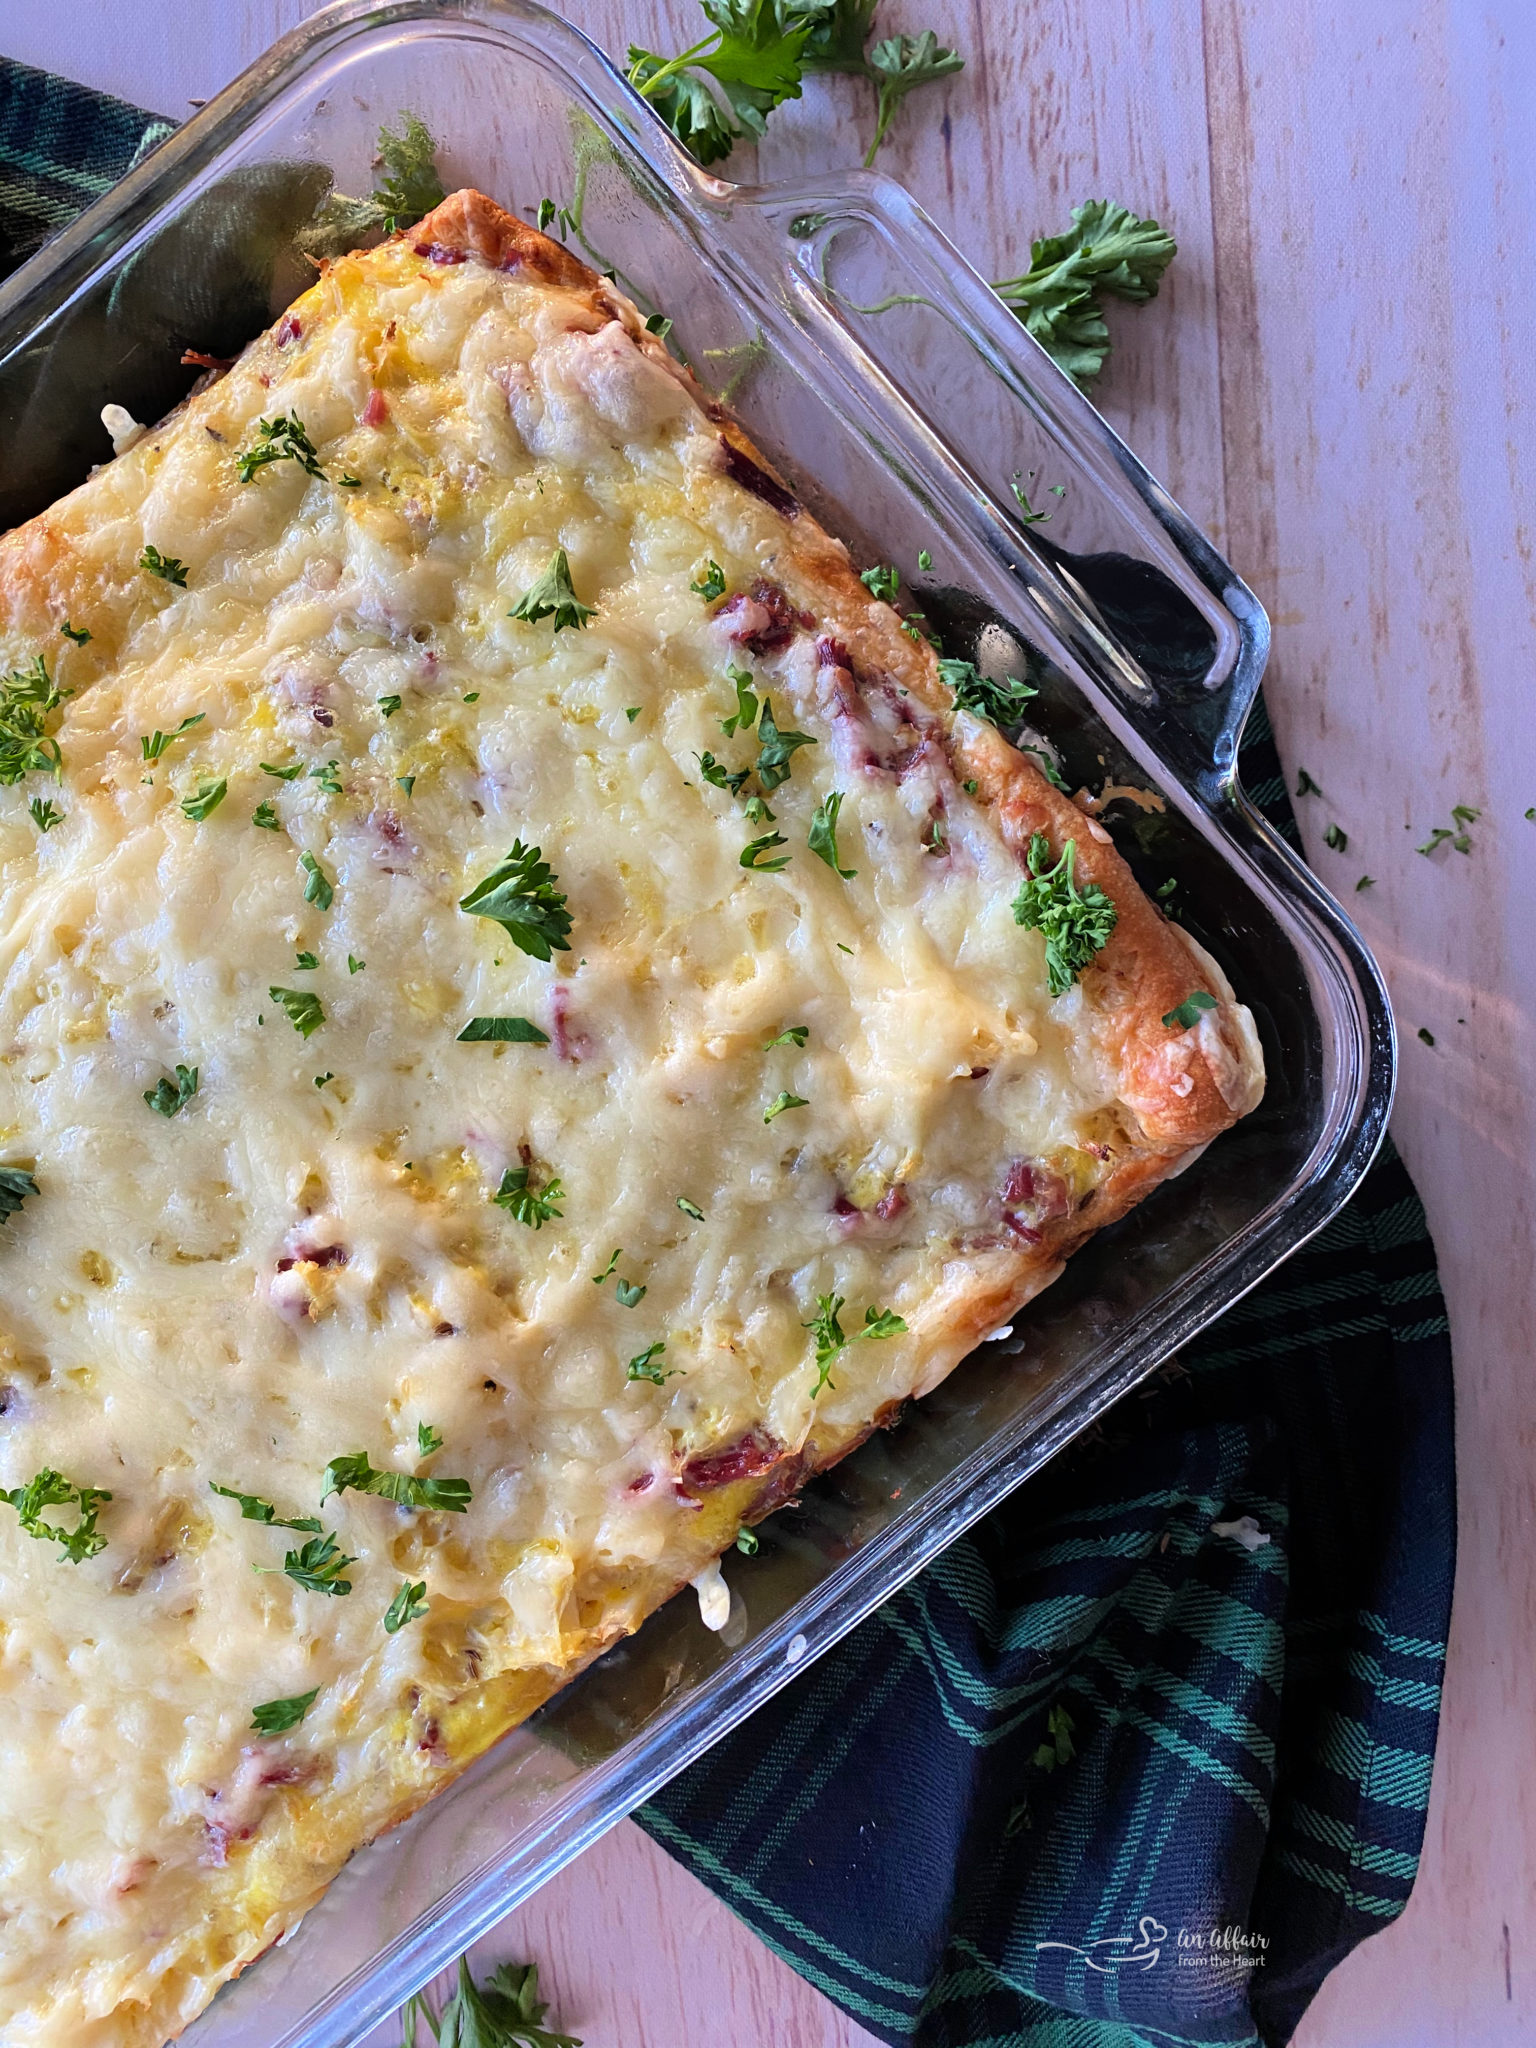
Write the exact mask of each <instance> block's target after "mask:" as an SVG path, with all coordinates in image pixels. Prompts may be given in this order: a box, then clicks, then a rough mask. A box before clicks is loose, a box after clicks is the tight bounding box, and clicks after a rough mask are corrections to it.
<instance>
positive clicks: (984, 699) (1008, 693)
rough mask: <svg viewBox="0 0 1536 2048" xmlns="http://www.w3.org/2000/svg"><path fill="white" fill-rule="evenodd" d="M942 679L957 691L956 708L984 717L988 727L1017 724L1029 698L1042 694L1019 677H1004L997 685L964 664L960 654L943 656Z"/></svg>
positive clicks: (941, 660) (940, 672)
mask: <svg viewBox="0 0 1536 2048" xmlns="http://www.w3.org/2000/svg"><path fill="white" fill-rule="evenodd" d="M939 676H940V679H941V680H942V681H943V682H945V683H947V684H948V686H949V688H950V689H951V690H952V691H953V692H954V698H955V709H956V710H957V711H969V712H970V713H971V714H972V715H973V716H974V717H976V718H984V719H985V720H986V721H987V723H988V725H996V726H1008V725H1017V724H1018V722H1019V720H1020V719H1021V718H1022V717H1023V716H1024V707H1025V705H1026V704H1027V703H1028V702H1029V700H1030V698H1031V697H1038V696H1039V694H1040V692H1039V691H1038V690H1037V689H1036V688H1035V687H1034V685H1033V684H1032V683H1026V682H1024V681H1023V680H1022V679H1021V678H1020V677H1018V676H1004V677H1003V678H1002V680H1001V681H1000V682H995V681H994V680H993V679H992V677H991V676H984V675H983V674H982V672H981V670H980V669H979V668H977V666H976V664H975V663H974V662H973V661H962V660H961V659H960V657H959V656H958V655H943V656H941V657H940V660H939Z"/></svg>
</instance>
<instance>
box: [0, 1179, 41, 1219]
mask: <svg viewBox="0 0 1536 2048" xmlns="http://www.w3.org/2000/svg"><path fill="white" fill-rule="evenodd" d="M37 1192H38V1187H37V1182H36V1180H34V1178H33V1177H32V1175H31V1174H30V1173H28V1171H27V1169H26V1168H25V1167H24V1166H0V1223H9V1222H10V1220H11V1218H12V1217H13V1216H14V1215H15V1214H16V1213H17V1211H18V1210H19V1209H20V1207H21V1205H22V1203H23V1202H24V1201H25V1200H26V1199H27V1197H28V1195H35V1194H36V1193H37Z"/></svg>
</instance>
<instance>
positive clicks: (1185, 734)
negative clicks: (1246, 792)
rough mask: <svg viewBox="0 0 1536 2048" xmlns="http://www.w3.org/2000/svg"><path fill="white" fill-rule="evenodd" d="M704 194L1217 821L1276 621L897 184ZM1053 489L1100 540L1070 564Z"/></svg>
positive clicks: (1066, 526)
mask: <svg viewBox="0 0 1536 2048" xmlns="http://www.w3.org/2000/svg"><path fill="white" fill-rule="evenodd" d="M697 175H698V180H699V185H700V187H701V188H703V189H701V190H699V191H698V192H697V193H696V195H695V197H696V199H698V200H702V201H703V203H704V204H705V205H706V206H709V207H711V208H712V209H713V210H714V211H716V212H717V213H718V214H721V215H724V216H725V218H724V219H723V220H722V221H721V226H722V228H723V229H724V230H725V235H724V240H725V242H726V243H727V245H728V246H729V251H730V256H733V257H735V258H736V259H737V261H736V263H734V264H733V265H732V267H733V268H737V270H738V277H739V279H740V281H741V283H742V285H743V288H744V289H746V290H752V289H753V288H754V287H755V289H757V290H762V289H764V287H765V282H766V280H767V279H769V278H771V279H772V289H773V296H774V298H775V300H776V301H777V303H778V305H779V307H780V309H781V310H787V311H789V312H790V313H791V315H792V316H793V318H794V320H795V322H796V324H797V326H798V327H799V328H800V329H801V331H802V332H803V333H804V334H805V335H806V338H807V340H808V341H809V342H810V343H811V344H812V346H813V347H814V349H815V351H816V355H817V358H818V369H819V372H820V374H821V375H822V376H823V377H825V376H826V375H827V374H828V373H829V372H831V373H833V374H837V373H839V372H840V373H841V379H840V381H841V382H842V384H843V387H844V398H845V401H846V402H848V403H849V404H850V406H851V408H852V409H853V410H854V411H857V410H858V409H859V408H860V406H861V404H862V407H863V409H864V410H865V412H866V413H867V415H868V420H869V425H870V430H871V431H872V432H875V431H877V432H878V434H879V437H880V442H881V447H882V454H883V455H884V456H885V458H886V459H888V460H891V461H894V462H897V463H898V464H900V465H901V466H902V467H903V468H904V469H905V470H907V471H908V473H909V475H910V477H911V478H912V479H913V480H914V481H918V482H919V483H920V481H921V479H922V476H923V474H924V473H925V472H927V473H928V474H930V475H932V476H934V477H935V480H937V476H938V474H939V473H943V474H944V477H945V480H946V481H947V483H948V484H949V485H950V486H954V485H955V484H956V483H959V484H961V485H962V492H961V495H963V497H964V498H965V500H966V501H967V502H968V504H969V505H970V507H971V510H972V513H973V530H974V532H975V535H976V537H977V538H978V539H980V540H982V541H983V542H984V544H985V545H987V546H988V547H989V549H990V550H991V551H992V552H993V553H994V554H996V553H1001V554H1002V555H1003V556H1004V557H1005V558H1006V561H1007V566H1008V567H1009V569H1010V571H1011V573H1012V574H1013V575H1014V576H1015V577H1016V579H1017V580H1018V581H1019V582H1020V583H1021V584H1022V585H1023V586H1024V588H1025V589H1026V590H1027V592H1028V595H1029V598H1030V600H1031V604H1032V606H1033V608H1034V610H1035V612H1036V613H1037V615H1038V616H1039V618H1040V619H1041V621H1042V622H1043V625H1044V627H1045V637H1046V638H1047V640H1050V639H1054V640H1056V641H1057V642H1058V644H1060V645H1061V646H1062V647H1063V648H1064V649H1065V650H1067V651H1068V652H1069V653H1070V655H1071V656H1072V657H1073V658H1074V659H1075V661H1076V662H1077V663H1080V664H1081V665H1082V666H1083V667H1084V668H1085V669H1087V670H1088V672H1089V673H1090V675H1091V676H1092V677H1093V678H1094V679H1095V680H1096V681H1097V682H1098V683H1099V684H1100V685H1101V686H1106V687H1107V688H1108V689H1109V690H1110V691H1111V692H1112V694H1113V696H1114V697H1115V699H1116V700H1117V701H1118V706H1119V709H1120V710H1121V712H1122V715H1124V716H1125V717H1126V718H1127V719H1128V721H1129V722H1130V723H1131V724H1133V725H1134V726H1135V727H1136V728H1137V729H1138V731H1139V732H1140V733H1141V734H1142V736H1143V737H1144V738H1145V739H1146V740H1147V741H1148V742H1149V743H1150V744H1151V745H1153V746H1154V747H1155V748H1156V749H1157V751H1158V752H1159V753H1161V754H1163V755H1165V756H1166V757H1168V758H1169V760H1170V764H1171V765H1172V766H1174V767H1175V768H1176V769H1177V770H1178V772H1179V773H1180V774H1181V775H1182V776H1183V777H1184V778H1185V779H1186V780H1187V781H1189V782H1191V783H1193V784H1194V785H1195V786H1196V787H1197V788H1198V789H1199V790H1200V792H1201V794H1202V795H1203V796H1204V797H1205V798H1206V800H1207V801H1209V802H1220V801H1222V800H1223V799H1225V798H1227V797H1229V796H1230V793H1231V789H1232V782H1233V775H1234V771H1235V764H1236V759H1237V748H1238V742H1239V739H1240V737H1241V733H1242V728H1243V723H1244V721H1245V719H1246V718H1247V715H1248V712H1249V711H1250V709H1251V708H1252V705H1253V702H1254V699H1255V697H1256V695H1257V693H1258V688H1259V682H1260V678H1261V676H1262V674H1263V670H1264V664H1265V661H1266V659H1267V656H1268V651H1269V621H1268V619H1267V617H1266V615H1265V612H1264V609H1263V607H1262V606H1261V605H1260V603H1259V601H1258V599H1257V598H1256V597H1255V596H1254V595H1253V593H1252V591H1250V590H1249V589H1248V587H1247V586H1246V584H1244V583H1243V581H1242V579H1241V578H1240V577H1239V576H1238V575H1237V574H1236V573H1235V572H1234V570H1233V569H1232V568H1231V566H1230V565H1229V564H1228V563H1227V562H1226V561H1224V560H1223V559H1222V557H1221V556H1220V555H1219V554H1218V553H1217V552H1216V550H1215V548H1213V547H1212V545H1211V543H1210V541H1209V540H1208V539H1207V538H1206V537H1205V535H1204V534H1203V533H1202V532H1201V531H1200V529H1199V528H1198V527H1197V526H1196V525H1195V524H1194V522H1193V521H1192V520H1191V519H1189V517H1188V516H1187V515H1186V514H1185V513H1184V512H1183V510H1182V509H1181V508H1180V507H1179V506H1178V505H1177V504H1176V503H1175V502H1174V500H1173V499H1172V498H1171V497H1170V496H1169V494H1168V493H1167V492H1166V491H1165V490H1164V489H1163V488H1162V486H1161V485H1160V484H1159V483H1158V482H1157V480H1156V479H1155V478H1154V477H1153V476H1152V475H1151V474H1150V473H1149V472H1148V471H1147V469H1146V468H1145V467H1144V465H1143V464H1142V463H1141V462H1139V461H1138V460H1137V458H1136V456H1135V455H1133V454H1132V452H1131V450H1130V449H1129V448H1128V447H1127V446H1126V444H1125V443H1124V441H1122V440H1121V438H1120V436H1119V435H1118V434H1117V433H1116V432H1115V431H1114V429H1113V428H1112V427H1111V426H1110V425H1109V423H1108V421H1107V420H1105V419H1104V417H1103V415H1102V414H1101V413H1100V412H1098V410H1097V409H1096V408H1095V407H1094V406H1093V405H1092V404H1091V403H1090V402H1089V400H1088V399H1087V398H1086V397H1085V396H1084V395H1083V393H1082V392H1081V391H1080V390H1079V389H1078V388H1077V386H1076V385H1075V384H1074V383H1073V381H1072V379H1071V378H1070V377H1069V376H1067V374H1066V373H1065V371H1063V370H1062V369H1061V368H1059V367H1058V365H1057V364H1056V363H1055V362H1054V361H1053V359H1052V358H1051V357H1050V356H1049V355H1048V354H1047V353H1046V351H1045V350H1044V349H1043V348H1042V347H1041V346H1040V344H1039V343H1038V342H1037V341H1036V340H1035V338H1034V337H1033V335H1031V334H1030V333H1029V332H1028V330H1027V329H1026V328H1025V327H1024V325H1023V324H1022V322H1021V321H1020V320H1019V319H1018V318H1016V317H1015V315H1014V314H1013V313H1012V312H1011V311H1010V310H1009V308H1008V307H1007V306H1006V305H1005V304H1004V302H1003V301H1002V299H1000V298H999V297H998V295H997V293H996V292H995V291H993V290H992V288H991V286H990V285H988V284H987V282H986V281H985V280H984V279H983V278H982V277H981V276H980V275H979V274H978V273H977V272H976V271H975V270H974V269H973V268H972V267H971V266H970V265H969V264H968V263H967V262H966V260H965V258H964V257H963V256H962V255H961V254H960V252H959V251H958V250H957V249H956V248H955V246H954V245H953V243H951V242H950V241H949V240H948V238H947V237H946V236H945V235H944V234H943V233H942V232H941V230H940V229H939V228H938V227H937V226H936V225H935V223H934V222H933V221H932V220H930V219H929V218H928V216H927V215H926V214H925V213H924V212H923V211H922V209H921V208H920V207H919V206H918V205H917V203H916V202H915V201H914V200H913V199H912V197H911V195H910V194H909V193H907V192H906V191H905V190H904V189H903V188H902V187H901V186H900V185H898V184H896V183H895V182H894V181H893V180H891V179H889V178H886V177H883V176H880V175H878V174H871V173H862V172H854V173H845V174H842V175H840V176H839V178H838V179H837V180H836V181H835V182H833V181H819V182H816V183H810V184H804V185H799V186H796V187H793V188H785V187H772V188H759V189H750V188H745V187H725V186H722V185H721V184H720V183H719V182H718V181H716V180H714V179H711V178H708V177H707V176H705V175H704V174H697ZM728 260H729V259H728ZM956 350H963V351H964V352H965V353H966V356H967V357H968V359H969V360H967V362H966V375H965V376H964V377H957V376H953V375H946V367H945V366H946V362H948V363H949V365H950V366H951V368H952V367H953V365H954V362H955V355H954V353H953V352H954V351H956ZM976 358H979V359H980V360H981V362H982V363H983V364H984V365H985V367H986V369H987V370H988V371H989V372H990V377H991V388H992V390H993V392H994V395H995V398H996V401H997V402H996V405H995V407H994V408H993V409H992V410H991V411H989V412H987V413H986V414H985V416H978V415H977V414H976V413H975V412H974V411H972V412H970V413H966V412H964V411H962V409H961V407H960V405H959V403H958V401H957V397H956V394H957V393H959V392H960V391H962V390H964V391H967V392H970V393H972V394H974V391H975V388H976V386H975V375H974V372H975V359H976ZM893 430H894V435H895V438H894V439H893ZM1056 476H1065V477H1066V478H1067V479H1068V482H1067V484H1065V485H1059V486H1057V487H1056V488H1057V489H1058V491H1060V492H1064V491H1066V490H1067V489H1069V487H1070V486H1071V484H1072V483H1073V482H1079V483H1080V485H1081V488H1080V490H1079V491H1078V492H1077V493H1076V497H1075V500H1074V501H1073V503H1072V505H1071V506H1070V507H1069V509H1070V510H1074V511H1077V512H1078V513H1079V521H1078V523H1079V524H1081V523H1082V521H1083V519H1084V518H1087V519H1088V520H1089V522H1090V523H1091V524H1092V526H1093V529H1094V530H1093V531H1092V532H1091V533H1089V534H1088V535H1086V536H1081V538H1082V539H1083V540H1084V541H1085V542H1086V544H1084V545H1080V546H1078V547H1076V548H1074V547H1069V546H1068V545H1066V544H1065V542H1066V541H1067V540H1068V539H1069V538H1070V539H1073V540H1078V539H1079V538H1080V536H1079V534H1078V533H1076V532H1075V531H1074V521H1073V518H1072V517H1067V518H1063V519H1059V520H1058V519H1056V513H1057V512H1058V511H1060V510H1062V509H1063V506H1064V505H1065V504H1066V502H1067V501H1065V500H1064V499H1062V498H1061V497H1058V500H1057V503H1056V504H1055V505H1054V506H1053V504H1052V501H1051V498H1050V496H1049V495H1048V491H1047V487H1046V486H1045V485H1043V484H1036V483H1034V482H1033V481H1032V479H1034V478H1036V477H1040V478H1045V477H1056ZM1032 497H1033V498H1035V499H1037V500H1038V503H1032V502H1031V499H1032ZM1053 521H1054V522H1055V523H1054V524H1053ZM1058 533H1059V534H1060V535H1061V540H1060V541H1058V540H1057V539H1056V538H1055V535H1056V534H1058ZM1106 564H1113V574H1112V575H1111V574H1108V573H1101V571H1102V565H1106ZM1128 572H1129V575H1130V578H1131V581H1132V583H1133V584H1134V585H1135V586H1136V588H1137V591H1138V604H1137V605H1133V606H1131V607H1127V606H1126V604H1125V603H1124V601H1123V600H1124V594H1125V590H1126V586H1127V576H1128ZM1112 590H1113V592H1114V593H1115V595H1113V596H1111V595H1110V592H1111V591H1112ZM1148 608H1150V609H1148ZM1138 609H1140V610H1141V612H1142V615H1143V621H1144V623H1145V622H1148V621H1150V625H1149V627H1148V629H1147V630H1138V624H1137V616H1136V614H1137V611H1138Z"/></svg>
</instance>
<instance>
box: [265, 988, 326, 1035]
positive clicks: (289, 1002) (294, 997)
mask: <svg viewBox="0 0 1536 2048" xmlns="http://www.w3.org/2000/svg"><path fill="white" fill-rule="evenodd" d="M267 994H268V995H269V996H270V997H271V998H272V1000H273V1002H274V1003H280V1004H281V1005H282V1007H283V1009H284V1011H285V1012H286V1014H287V1018H288V1022H289V1023H290V1024H291V1025H292V1026H293V1028H294V1030H295V1031H297V1032H298V1034H299V1036H300V1037H301V1038H308V1037H310V1036H311V1035H312V1034H313V1033H314V1032H316V1031H318V1030H319V1029H320V1026H321V1025H322V1024H323V1023H324V1022H325V1009H324V1006H323V1005H322V1004H321V1001H320V998H319V997H318V996H317V995H312V994H311V993H310V991H309V990H308V989H304V988H275V987H274V988H269V989H268V990H267Z"/></svg>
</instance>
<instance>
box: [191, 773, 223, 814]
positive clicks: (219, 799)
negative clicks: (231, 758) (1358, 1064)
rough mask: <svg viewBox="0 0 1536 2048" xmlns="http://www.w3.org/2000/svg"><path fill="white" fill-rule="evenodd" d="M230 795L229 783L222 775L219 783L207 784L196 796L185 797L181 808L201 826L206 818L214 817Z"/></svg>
mask: <svg viewBox="0 0 1536 2048" xmlns="http://www.w3.org/2000/svg"><path fill="white" fill-rule="evenodd" d="M228 794H229V782H228V780H227V778H226V777H224V776H222V775H221V776H220V777H219V779H218V781H217V782H205V783H204V784H203V786H202V788H201V789H200V790H199V791H198V792H197V794H196V796H184V797H183V798H182V800H181V808H182V810H183V811H185V812H186V814H187V816H188V817H189V818H191V819H192V820H193V821H194V822H195V823H196V824H199V825H200V824H202V822H203V820H204V819H205V818H211V817H212V816H213V814H214V812H215V811H216V810H217V809H218V808H219V805H220V804H221V803H223V801H224V799H225V797H226V796H228Z"/></svg>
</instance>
